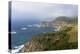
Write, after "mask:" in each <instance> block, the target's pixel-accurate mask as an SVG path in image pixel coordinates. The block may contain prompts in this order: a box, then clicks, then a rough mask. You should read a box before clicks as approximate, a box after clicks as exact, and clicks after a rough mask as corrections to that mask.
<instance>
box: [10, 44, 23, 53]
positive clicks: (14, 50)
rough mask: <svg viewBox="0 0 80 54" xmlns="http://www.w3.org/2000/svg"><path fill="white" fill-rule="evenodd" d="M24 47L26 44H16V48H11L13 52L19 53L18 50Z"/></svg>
mask: <svg viewBox="0 0 80 54" xmlns="http://www.w3.org/2000/svg"><path fill="white" fill-rule="evenodd" d="M23 47H24V45H20V46H16V47H14V48H15V49H12V50H11V53H17V52H19V51H20V50H21V49H22V48H23Z"/></svg>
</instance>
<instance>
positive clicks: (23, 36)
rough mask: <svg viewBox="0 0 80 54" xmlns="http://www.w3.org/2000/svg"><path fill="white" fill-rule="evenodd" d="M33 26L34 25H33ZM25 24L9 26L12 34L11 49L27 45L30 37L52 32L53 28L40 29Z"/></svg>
mask: <svg viewBox="0 0 80 54" xmlns="http://www.w3.org/2000/svg"><path fill="white" fill-rule="evenodd" d="M33 24H34V23H33ZM27 25H29V24H26V23H22V24H21V23H13V24H12V25H11V28H12V31H15V33H14V34H11V46H12V49H14V47H16V46H20V45H23V44H25V43H27V42H28V41H29V40H30V39H31V38H32V36H35V35H37V34H39V33H43V32H53V31H54V29H53V28H42V27H28V26H27Z"/></svg>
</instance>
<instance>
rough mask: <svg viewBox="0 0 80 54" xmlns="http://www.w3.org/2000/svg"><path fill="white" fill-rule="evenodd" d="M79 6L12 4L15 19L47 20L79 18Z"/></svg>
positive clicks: (30, 3)
mask: <svg viewBox="0 0 80 54" xmlns="http://www.w3.org/2000/svg"><path fill="white" fill-rule="evenodd" d="M77 15H78V6H77V5H71V4H52V3H51V4H50V3H39V2H38V3H36V2H20V1H16V2H12V18H13V19H28V18H29V19H30V18H31V19H32V17H33V18H36V19H45V18H54V17H57V16H77Z"/></svg>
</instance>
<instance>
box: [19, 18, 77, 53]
mask: <svg viewBox="0 0 80 54" xmlns="http://www.w3.org/2000/svg"><path fill="white" fill-rule="evenodd" d="M61 19H62V20H61ZM61 19H60V20H58V19H57V20H56V21H54V22H57V23H55V25H57V24H58V25H57V26H58V27H59V26H61V28H60V30H58V31H56V32H47V33H40V34H37V35H35V36H33V37H32V39H31V40H30V41H29V42H27V43H25V45H24V47H23V48H22V49H21V50H20V52H22V53H23V52H35V51H49V50H64V49H77V48H78V37H77V36H78V35H77V34H78V30H77V24H76V23H75V22H76V21H69V19H68V20H63V19H64V18H61ZM70 20H71V19H70ZM66 21H68V22H66ZM59 22H60V23H59ZM63 22H65V23H63ZM51 23H53V22H51ZM74 23H75V24H74ZM64 25H65V26H64ZM73 34H74V35H73Z"/></svg>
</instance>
